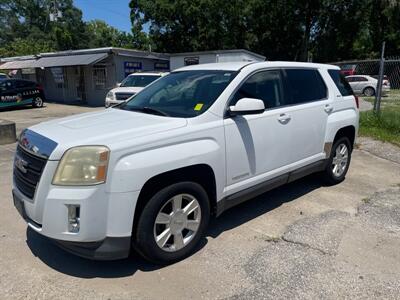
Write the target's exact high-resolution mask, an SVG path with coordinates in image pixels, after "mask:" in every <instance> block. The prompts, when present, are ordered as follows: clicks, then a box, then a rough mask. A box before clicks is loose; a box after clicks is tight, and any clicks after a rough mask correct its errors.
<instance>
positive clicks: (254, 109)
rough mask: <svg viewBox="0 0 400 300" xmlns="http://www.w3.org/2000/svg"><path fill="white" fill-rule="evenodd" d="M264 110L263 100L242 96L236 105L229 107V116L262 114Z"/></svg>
mask: <svg viewBox="0 0 400 300" xmlns="http://www.w3.org/2000/svg"><path fill="white" fill-rule="evenodd" d="M264 111H265V106H264V101H262V100H260V99H254V98H242V99H240V100H239V101H238V102H237V103H236V105H234V106H230V107H229V110H228V112H229V115H230V116H231V117H234V116H237V115H255V114H262V113H263V112H264Z"/></svg>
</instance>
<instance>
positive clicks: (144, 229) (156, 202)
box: [132, 182, 210, 265]
mask: <svg viewBox="0 0 400 300" xmlns="http://www.w3.org/2000/svg"><path fill="white" fill-rule="evenodd" d="M179 194H188V195H191V196H193V197H194V198H195V199H196V200H197V202H198V204H199V207H200V211H201V219H200V225H199V227H198V229H197V231H196V234H195V235H193V238H192V239H191V240H190V241H189V242H188V244H187V245H185V246H184V247H183V248H181V249H180V250H176V251H174V252H168V251H165V250H163V249H162V248H161V247H159V245H158V244H157V242H156V238H155V221H156V217H157V215H158V213H159V212H160V210H161V209H162V208H163V207H164V205H165V204H166V203H167V202H168V201H169V200H170V199H171V198H173V197H174V196H176V195H179ZM209 220H210V203H209V199H208V196H207V193H206V191H205V190H204V189H203V187H202V186H201V185H199V184H197V183H194V182H180V183H175V184H172V185H170V186H168V187H166V188H163V189H162V190H160V191H158V192H157V193H156V194H155V195H154V196H153V197H152V198H151V199H150V200H149V201H148V202H147V204H146V205H145V206H144V208H143V210H142V212H141V214H140V217H139V220H138V223H137V226H136V230H135V232H134V233H133V239H132V243H133V245H132V246H133V248H134V249H136V250H137V252H138V253H139V254H140V255H141V256H143V257H144V258H145V259H146V260H148V261H150V262H152V263H156V264H162V265H164V264H170V263H173V262H176V261H179V260H182V259H184V258H186V257H187V256H189V255H190V254H192V253H193V251H194V250H195V248H196V246H197V244H198V243H199V241H200V240H201V238H202V237H203V236H204V233H205V231H206V229H207V226H208V222H209ZM174 238H175V237H173V239H174Z"/></svg>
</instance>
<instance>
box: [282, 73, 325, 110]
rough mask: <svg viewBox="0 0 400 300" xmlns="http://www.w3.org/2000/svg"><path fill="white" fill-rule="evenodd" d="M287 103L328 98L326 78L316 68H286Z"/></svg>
mask: <svg viewBox="0 0 400 300" xmlns="http://www.w3.org/2000/svg"><path fill="white" fill-rule="evenodd" d="M283 73H284V78H285V80H284V82H285V105H293V104H301V103H306V102H312V101H319V100H323V99H326V98H327V96H328V91H327V88H326V85H325V82H324V80H323V79H322V77H321V75H320V74H319V72H318V70H315V69H284V70H283Z"/></svg>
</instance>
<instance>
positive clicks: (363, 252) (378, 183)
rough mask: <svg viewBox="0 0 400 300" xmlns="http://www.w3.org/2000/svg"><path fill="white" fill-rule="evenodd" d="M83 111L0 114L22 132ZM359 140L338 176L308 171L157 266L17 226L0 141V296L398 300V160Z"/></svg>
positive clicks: (51, 107) (5, 150)
mask: <svg viewBox="0 0 400 300" xmlns="http://www.w3.org/2000/svg"><path fill="white" fill-rule="evenodd" d="M90 110H92V109H91V108H81V107H74V106H64V105H57V104H48V106H47V108H43V109H38V110H34V109H19V110H15V111H12V110H9V111H2V112H0V118H1V119H8V120H14V121H16V122H17V125H18V128H19V130H21V129H22V128H23V127H25V126H28V125H31V124H35V123H37V122H40V121H43V120H47V119H50V118H54V117H61V116H64V115H69V114H73V113H78V112H83V111H90ZM363 143H364V144H365V145H367V146H365V147H363V145H364V144H361V146H360V147H359V149H356V150H355V151H354V152H353V158H352V162H351V166H350V170H349V173H348V175H347V177H346V180H345V181H344V182H343V183H341V184H339V185H336V186H332V187H328V186H324V185H322V184H321V183H320V180H319V178H318V176H317V175H313V176H310V177H307V178H304V179H302V180H299V181H297V182H293V183H291V184H289V185H287V186H283V187H280V188H278V189H276V190H273V191H271V192H268V193H266V194H264V195H262V196H259V197H257V198H255V199H253V200H251V201H249V202H246V203H244V204H242V205H240V206H238V207H235V208H233V209H231V210H229V211H227V212H225V213H224V214H223V215H222V216H221V217H220V218H218V219H216V220H213V221H212V223H211V225H210V229H209V231H208V234H207V237H206V238H205V239H203V241H202V243H201V245H200V246H199V248H198V249H197V252H196V253H195V254H194V255H192V256H191V257H189V258H188V259H186V260H184V261H182V262H179V263H176V264H174V265H171V266H167V267H158V266H155V265H151V264H148V263H146V262H145V261H143V260H142V259H140V258H139V257H137V256H136V255H135V254H133V255H132V256H131V257H130V258H129V259H126V260H122V261H114V262H96V261H89V260H85V259H82V258H79V257H76V256H73V255H71V254H68V253H66V252H64V251H63V250H61V249H59V248H57V247H56V246H55V245H53V244H52V243H51V242H50V241H48V240H47V239H45V238H43V237H41V236H40V235H38V234H37V233H35V232H33V231H32V230H29V229H27V226H26V224H25V222H24V221H23V220H22V219H21V218H20V216H19V215H18V213H17V211H16V210H15V209H14V207H13V204H12V198H11V181H12V158H13V153H14V149H15V145H14V144H11V145H6V146H0V216H1V218H2V222H0V299H71V298H78V299H188V298H190V299H226V298H231V299H261V298H262V299H288V298H289V299H293V298H298V299H315V298H321V299H338V298H353V299H354V298H355V299H377V298H378V299H398V298H399V295H400V251H399V249H400V161H396V159H393V156H391V157H390V159H386V158H385V155H379V156H380V157H378V156H377V155H375V154H379V153H375V154H374V150H373V149H372V148H371V146H370V144H371V143H369V142H368V140H367V141H366V140H365V139H364V140H363ZM368 147H369V148H368ZM380 147H381V148H379V149H383V150H379V151H383V152H385V146H384V145H383V146H382V145H381V146H380ZM382 147H383V148H382ZM371 149H372V150H371ZM396 149H397V148H394V150H393V148H390V149H389V150H390V151H391V152H392V153H393V151H394V152H396ZM397 150H398V151H400V150H399V149H397ZM394 157H396V156H394Z"/></svg>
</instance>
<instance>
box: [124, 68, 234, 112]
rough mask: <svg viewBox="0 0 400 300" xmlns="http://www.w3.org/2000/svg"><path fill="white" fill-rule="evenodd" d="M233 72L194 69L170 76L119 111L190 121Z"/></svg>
mask: <svg viewBox="0 0 400 300" xmlns="http://www.w3.org/2000/svg"><path fill="white" fill-rule="evenodd" d="M236 74H237V72H232V71H214V70H196V71H182V72H175V73H171V74H169V75H167V76H165V77H163V78H161V79H160V80H158V81H157V82H155V83H153V84H152V85H150V86H149V87H147V88H146V89H144V90H143V91H141V92H140V93H138V94H137V95H135V96H133V98H131V100H129V101H128V102H126V103H124V104H122V105H121V106H120V107H119V108H121V109H124V110H133V111H134V110H136V111H141V112H145V113H156V112H158V113H157V114H159V115H166V116H171V117H183V118H191V117H195V116H197V115H200V114H202V113H203V112H205V111H206V110H207V109H208V108H209V107H210V106H211V105H212V104H213V103H214V101H215V100H216V99H217V98H218V97H219V95H220V94H221V93H222V92H223V90H224V89H225V88H226V87H227V85H228V84H229V83H230V82H231V81H232V79H233V78H234V77H235V76H236Z"/></svg>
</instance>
